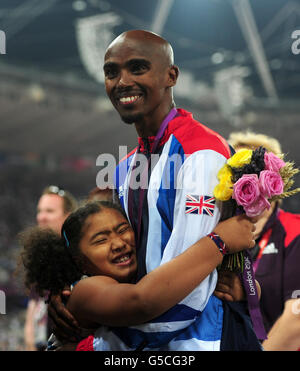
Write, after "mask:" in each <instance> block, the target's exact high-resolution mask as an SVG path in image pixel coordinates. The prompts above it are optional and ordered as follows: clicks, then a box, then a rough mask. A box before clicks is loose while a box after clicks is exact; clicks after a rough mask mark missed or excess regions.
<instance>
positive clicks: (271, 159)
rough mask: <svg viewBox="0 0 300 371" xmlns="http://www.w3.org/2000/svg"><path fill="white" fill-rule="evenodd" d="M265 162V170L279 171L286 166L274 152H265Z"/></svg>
mask: <svg viewBox="0 0 300 371" xmlns="http://www.w3.org/2000/svg"><path fill="white" fill-rule="evenodd" d="M264 160H265V170H272V171H279V169H281V168H282V167H283V166H285V162H284V161H283V160H281V158H279V157H277V156H276V155H274V153H273V152H265V156H264Z"/></svg>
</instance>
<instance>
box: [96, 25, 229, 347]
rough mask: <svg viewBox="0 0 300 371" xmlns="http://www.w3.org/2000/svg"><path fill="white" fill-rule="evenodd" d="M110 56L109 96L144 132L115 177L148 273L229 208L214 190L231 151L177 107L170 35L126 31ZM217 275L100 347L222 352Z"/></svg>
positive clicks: (113, 334) (206, 231)
mask: <svg viewBox="0 0 300 371" xmlns="http://www.w3.org/2000/svg"><path fill="white" fill-rule="evenodd" d="M104 62H105V63H104V74H105V87H106V92H107V95H108V96H109V98H110V100H111V102H112V104H113V105H114V107H115V108H116V110H117V111H118V113H119V114H120V116H121V118H122V120H123V121H124V122H125V123H127V124H134V125H135V128H136V130H137V133H138V136H139V146H138V148H137V149H136V150H134V151H132V152H131V153H130V154H129V155H128V156H127V158H125V159H124V160H123V161H121V163H120V164H119V166H118V168H117V171H116V178H115V179H116V188H117V191H118V193H119V198H120V202H121V204H122V206H123V208H124V209H125V211H126V213H127V215H128V217H129V219H130V221H131V224H132V226H133V229H134V231H135V235H136V243H137V255H138V277H137V278H138V279H140V278H141V277H143V276H144V275H145V274H147V273H148V272H150V271H151V270H153V269H154V268H155V267H157V266H158V265H160V264H162V263H164V262H166V261H168V260H170V259H172V258H174V257H175V256H176V255H178V254H180V253H181V252H182V251H184V250H185V249H186V248H188V247H189V246H191V245H192V244H193V243H195V242H196V241H197V240H199V239H200V238H201V237H203V236H205V235H207V234H209V233H210V232H211V231H212V230H213V228H214V227H215V225H216V224H217V222H218V220H219V219H220V214H221V210H220V205H218V204H216V203H215V200H214V198H213V195H212V193H213V189H214V187H215V185H216V184H217V172H218V170H219V169H220V168H221V167H222V166H223V164H224V163H225V161H226V159H227V158H228V157H229V156H230V150H229V147H228V145H227V143H226V141H225V140H224V139H223V138H221V137H220V136H219V135H218V134H216V133H214V132H213V131H211V130H209V129H208V128H206V127H204V126H203V125H201V124H200V123H198V122H197V121H195V120H194V119H193V117H192V115H191V114H190V113H188V112H186V111H184V110H182V109H178V110H176V109H175V103H174V100H173V90H172V88H173V87H174V86H175V84H176V82H177V77H178V74H179V69H178V67H177V66H175V65H174V61H173V51H172V48H171V46H170V45H169V43H168V42H167V41H166V40H164V39H163V38H161V37H160V36H158V35H156V34H154V33H151V32H147V31H142V30H135V31H128V32H125V33H123V34H121V35H120V36H119V37H117V38H116V39H115V40H114V41H113V42H112V43H111V44H110V46H109V47H108V49H107V51H106V54H105V61H104ZM163 129H164V130H163ZM216 281H217V272H216V270H214V271H213V272H212V273H211V275H209V276H208V277H206V279H205V280H204V281H203V282H202V283H201V285H200V286H198V287H197V288H196V289H195V290H194V291H193V292H192V293H191V294H190V295H189V296H188V297H186V298H185V299H184V300H183V301H182V302H181V303H179V304H178V305H177V306H175V307H174V308H172V309H171V310H169V311H168V312H167V313H166V314H165V315H163V316H161V317H160V318H158V319H156V320H155V321H153V322H151V323H147V324H145V325H141V326H135V327H131V328H127V329H124V328H113V329H111V334H110V335H109V336H108V337H107V338H105V339H101V346H103V347H102V348H99V350H101V349H106V350H118V349H119V350H133V349H144V350H147V349H160V350H185V349H186V350H219V349H220V342H221V335H222V324H223V307H222V302H221V301H220V300H219V299H217V298H216V297H214V296H212V293H213V291H214V288H215V285H216Z"/></svg>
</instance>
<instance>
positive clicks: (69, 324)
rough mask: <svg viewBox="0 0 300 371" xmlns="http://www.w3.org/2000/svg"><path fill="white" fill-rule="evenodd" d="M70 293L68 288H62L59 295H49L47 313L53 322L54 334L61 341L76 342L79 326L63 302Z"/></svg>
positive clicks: (78, 336) (78, 335)
mask: <svg viewBox="0 0 300 371" xmlns="http://www.w3.org/2000/svg"><path fill="white" fill-rule="evenodd" d="M70 294H71V292H70V290H64V291H62V293H61V295H51V297H50V300H49V306H48V314H49V317H50V318H51V320H52V321H53V324H54V328H53V332H54V334H55V336H57V338H58V339H59V340H62V341H67V342H76V341H78V340H79V338H80V332H81V331H80V327H79V324H78V322H77V321H76V319H75V318H74V317H73V315H72V314H71V313H70V312H69V311H68V309H67V308H66V306H65V305H64V303H63V301H66V299H67V298H68V297H69V296H70Z"/></svg>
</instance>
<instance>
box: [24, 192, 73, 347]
mask: <svg viewBox="0 0 300 371" xmlns="http://www.w3.org/2000/svg"><path fill="white" fill-rule="evenodd" d="M76 207H77V202H76V200H75V198H74V197H73V196H72V195H71V193H70V192H68V191H65V190H63V189H60V188H59V187H57V186H53V185H51V186H49V187H47V188H45V189H44V191H43V192H42V195H41V197H40V199H39V201H38V205H37V214H36V220H37V224H38V225H39V226H40V227H43V228H51V229H52V230H53V231H55V232H56V233H58V234H60V231H61V227H62V225H63V223H64V221H65V219H66V218H67V217H68V215H69V214H70V213H71V212H72V211H74V210H75V209H76ZM48 334H49V331H48V315H47V304H45V300H43V299H41V298H39V296H38V295H36V294H35V293H31V295H30V299H29V301H28V307H27V313H26V320H25V326H24V337H25V350H31V351H36V350H44V349H45V346H46V344H47V338H48Z"/></svg>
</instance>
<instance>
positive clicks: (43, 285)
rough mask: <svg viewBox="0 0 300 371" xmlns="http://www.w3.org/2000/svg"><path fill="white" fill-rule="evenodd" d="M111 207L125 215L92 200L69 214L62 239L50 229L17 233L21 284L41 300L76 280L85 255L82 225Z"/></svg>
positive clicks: (110, 205) (81, 269)
mask: <svg viewBox="0 0 300 371" xmlns="http://www.w3.org/2000/svg"><path fill="white" fill-rule="evenodd" d="M103 208H113V209H116V210H118V211H119V212H120V213H122V215H124V216H125V214H124V211H123V209H122V208H121V207H120V206H119V205H118V204H115V203H111V202H108V201H94V202H89V203H87V204H86V205H84V206H82V207H80V208H79V209H77V210H76V211H75V212H73V213H71V214H70V215H69V216H68V218H67V219H66V221H65V222H64V224H63V226H62V236H59V235H57V234H56V233H55V232H54V231H52V230H51V229H43V228H40V227H32V228H28V229H26V230H25V231H23V232H21V233H20V234H19V242H20V244H21V246H23V251H22V252H21V254H20V260H21V263H22V264H23V266H24V268H25V277H24V283H25V286H26V287H27V288H28V289H29V290H34V291H35V292H36V293H37V294H38V295H40V296H41V297H44V296H45V295H46V294H47V293H48V292H51V293H52V294H57V293H59V292H61V290H62V289H63V288H64V287H65V286H69V285H71V284H72V283H74V282H75V281H77V280H79V279H80V278H81V276H82V274H83V269H84V261H85V260H84V256H83V255H82V254H81V252H80V249H79V242H80V240H81V238H82V235H83V230H84V228H83V227H84V224H85V221H86V219H87V218H88V216H90V215H92V214H95V213H98V212H101V210H102V209H103Z"/></svg>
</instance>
